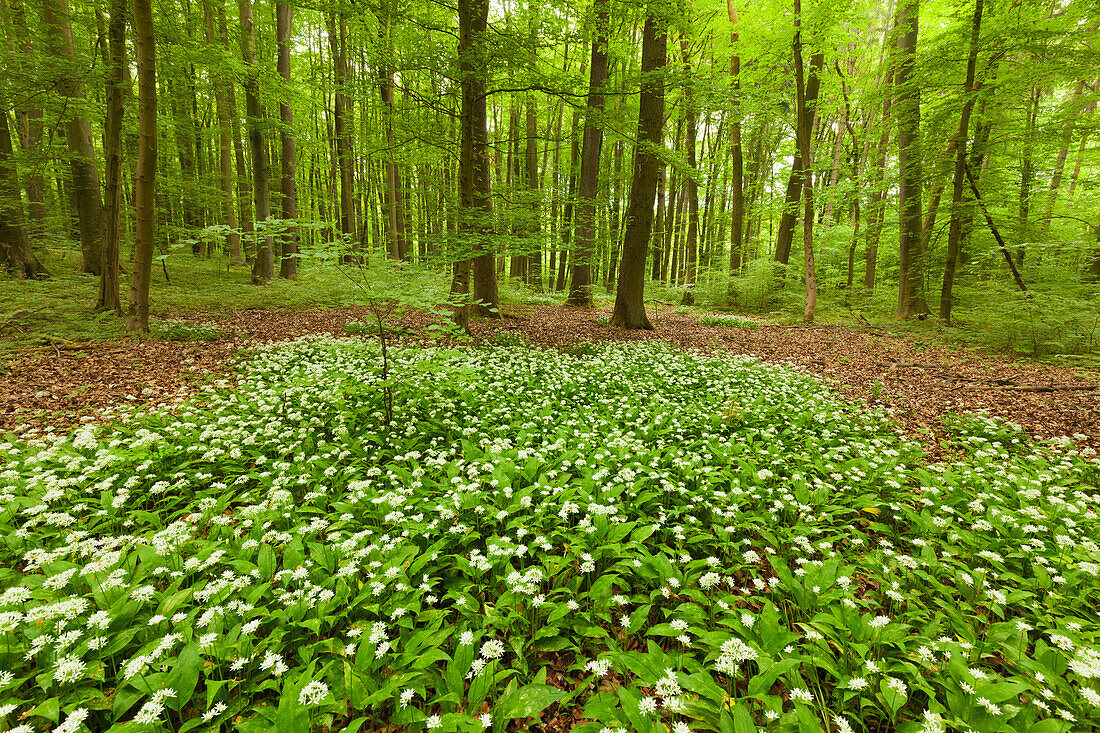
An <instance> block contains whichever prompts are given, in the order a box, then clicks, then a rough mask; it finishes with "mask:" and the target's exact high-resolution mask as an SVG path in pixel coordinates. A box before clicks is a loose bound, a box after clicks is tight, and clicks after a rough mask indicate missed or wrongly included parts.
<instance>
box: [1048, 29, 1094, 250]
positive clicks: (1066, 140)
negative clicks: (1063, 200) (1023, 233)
mask: <svg viewBox="0 0 1100 733" xmlns="http://www.w3.org/2000/svg"><path fill="white" fill-rule="evenodd" d="M1093 30H1094V31H1095V30H1096V28H1095V27H1094V28H1093ZM1084 89H1085V80H1084V79H1079V80H1078V81H1077V88H1076V89H1075V90H1074V91H1073V97H1072V98H1071V99H1070V101H1069V105H1068V106H1069V113H1068V117H1069V119H1068V120H1066V122H1065V123H1064V125H1063V130H1062V144H1061V145H1059V147H1058V157H1057V159H1056V160H1055V162H1054V172H1053V173H1051V176H1050V190H1049V191H1048V192H1047V201H1046V207H1045V208H1044V210H1043V217H1042V221H1041V223H1040V224H1039V233H1040V234H1043V233H1045V232H1046V231H1047V229H1049V228H1050V215H1051V214H1053V213H1054V203H1055V202H1056V201H1057V200H1058V189H1059V188H1060V187H1061V185H1062V176H1063V175H1064V173H1065V170H1066V158H1068V157H1069V144H1070V141H1071V140H1072V139H1073V133H1074V131H1075V130H1076V128H1077V118H1078V116H1079V115H1080V114H1081V102H1080V100H1081V92H1083V91H1084Z"/></svg>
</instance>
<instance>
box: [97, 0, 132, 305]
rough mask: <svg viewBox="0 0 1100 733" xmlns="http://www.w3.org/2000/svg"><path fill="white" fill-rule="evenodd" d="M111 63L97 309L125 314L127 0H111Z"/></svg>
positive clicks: (108, 80)
mask: <svg viewBox="0 0 1100 733" xmlns="http://www.w3.org/2000/svg"><path fill="white" fill-rule="evenodd" d="M107 35H108V38H109V39H110V41H109V44H110V49H111V55H110V66H109V68H108V74H107V93H106V98H107V120H106V123H105V128H106V129H105V131H104V137H105V139H106V142H105V144H104V148H103V156H104V161H105V162H106V179H107V189H106V194H107V195H106V208H105V211H104V214H105V215H106V225H105V228H104V236H103V259H102V262H100V271H99V296H98V298H97V299H96V310H97V311H114V312H115V313H117V314H118V315H122V300H121V297H120V295H119V261H118V260H119V252H120V251H121V243H122V114H123V108H122V85H123V83H124V82H125V74H124V71H125V69H126V64H127V60H126V0H112V1H111V23H110V27H109V28H108V31H107Z"/></svg>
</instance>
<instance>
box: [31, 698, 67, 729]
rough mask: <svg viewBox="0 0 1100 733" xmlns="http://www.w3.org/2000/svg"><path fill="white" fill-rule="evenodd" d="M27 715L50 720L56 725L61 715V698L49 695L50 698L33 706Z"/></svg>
mask: <svg viewBox="0 0 1100 733" xmlns="http://www.w3.org/2000/svg"><path fill="white" fill-rule="evenodd" d="M28 715H34V716H36V717H39V718H46V719H47V720H52V721H53V722H54V724H55V725H56V724H57V722H58V719H59V718H60V717H61V700H60V699H59V698H56V697H51V698H50V699H48V700H46V701H44V702H42V703H40V704H38V705H37V706H35V708H34V709H33V710H31V711H30V713H28Z"/></svg>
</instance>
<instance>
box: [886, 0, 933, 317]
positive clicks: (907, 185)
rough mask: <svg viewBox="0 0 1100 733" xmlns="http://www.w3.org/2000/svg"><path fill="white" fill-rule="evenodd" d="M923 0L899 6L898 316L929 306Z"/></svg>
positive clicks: (917, 312) (896, 82)
mask: <svg viewBox="0 0 1100 733" xmlns="http://www.w3.org/2000/svg"><path fill="white" fill-rule="evenodd" d="M919 13H920V0H901V4H900V6H899V8H898V25H899V26H900V37H899V39H898V66H897V71H896V73H895V77H894V86H895V89H896V90H897V95H896V97H897V121H898V211H899V226H898V228H899V235H898V260H899V262H898V265H899V267H898V270H899V273H898V318H910V317H912V316H917V315H922V314H926V313H928V312H929V310H928V304H927V303H926V302H925V300H924V261H923V257H922V256H921V255H922V253H921V251H920V242H921V225H922V221H921V214H922V211H921V178H922V176H921V150H920V87H919V85H918V83H917V79H916V78H915V76H914V71H915V66H916V61H915V59H916V52H917V36H918V27H919V24H918V20H917V19H918V16H919Z"/></svg>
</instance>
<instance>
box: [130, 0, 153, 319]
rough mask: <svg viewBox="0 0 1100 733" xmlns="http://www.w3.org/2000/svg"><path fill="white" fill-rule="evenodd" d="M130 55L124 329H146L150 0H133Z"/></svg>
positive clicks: (150, 157) (149, 252) (149, 231)
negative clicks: (129, 234) (131, 128)
mask: <svg viewBox="0 0 1100 733" xmlns="http://www.w3.org/2000/svg"><path fill="white" fill-rule="evenodd" d="M133 30H134V57H135V59H134V60H135V62H136V63H137V82H138V149H137V165H136V166H135V173H136V176H137V180H135V181H134V222H135V225H134V240H135V241H134V263H133V271H132V273H131V276H130V303H129V308H128V309H127V311H126V330H127V331H140V332H143V333H144V332H147V331H148V330H149V280H150V275H151V274H152V269H153V234H154V232H153V229H154V226H155V224H156V202H155V199H154V195H153V194H154V191H155V186H156V175H157V67H156V49H155V47H154V43H155V38H154V35H153V7H152V0H134V24H133Z"/></svg>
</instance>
